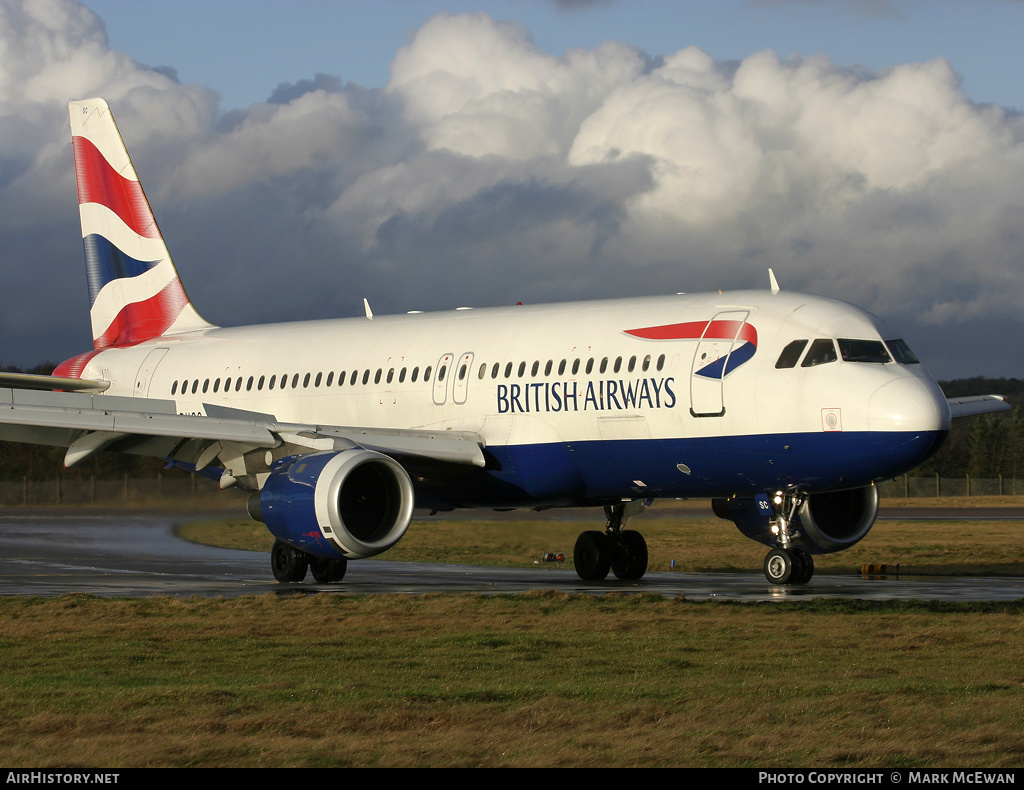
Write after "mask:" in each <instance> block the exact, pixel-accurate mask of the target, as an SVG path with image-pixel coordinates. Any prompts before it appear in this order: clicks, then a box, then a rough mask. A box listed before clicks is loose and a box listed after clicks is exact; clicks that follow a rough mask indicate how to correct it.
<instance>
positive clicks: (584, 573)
mask: <svg viewBox="0 0 1024 790" xmlns="http://www.w3.org/2000/svg"><path fill="white" fill-rule="evenodd" d="M609 549H610V546H609V541H608V536H607V535H605V534H604V533H603V532H598V531H597V530H593V529H592V530H588V531H586V532H581V533H580V536H579V537H578V538H576V547H575V548H574V549H573V552H572V561H573V564H574V565H575V566H576V575H577V576H579V577H580V578H581V579H583V581H585V582H593V581H600V580H601V579H603V578H605V577H606V576H607V575H608V571H609V570H611V567H612V562H611V552H610V550H609Z"/></svg>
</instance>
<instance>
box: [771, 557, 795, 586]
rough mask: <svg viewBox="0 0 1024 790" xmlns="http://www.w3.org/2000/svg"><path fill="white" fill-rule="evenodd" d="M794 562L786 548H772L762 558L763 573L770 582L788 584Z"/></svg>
mask: <svg viewBox="0 0 1024 790" xmlns="http://www.w3.org/2000/svg"><path fill="white" fill-rule="evenodd" d="M795 571H796V562H795V561H794V560H793V555H792V553H791V552H790V551H789V550H788V549H772V550H771V551H769V552H768V556H767V557H765V558H764V575H765V578H766V579H768V581H769V582H771V583H772V584H790V583H791V580H792V578H793V574H794V572H795Z"/></svg>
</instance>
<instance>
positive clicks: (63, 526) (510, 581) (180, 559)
mask: <svg viewBox="0 0 1024 790" xmlns="http://www.w3.org/2000/svg"><path fill="white" fill-rule="evenodd" d="M183 520H187V519H184V518H182V517H181V516H166V515H165V516H153V515H137V514H136V515H131V514H127V515H120V514H110V513H105V514H85V515H83V514H81V513H78V514H67V515H64V514H53V513H42V514H17V513H16V514H13V515H12V514H10V513H8V514H5V515H2V516H0V595H41V596H55V595H62V594H67V593H81V594H90V595H100V596H147V595H173V596H180V597H187V596H193V595H196V596H240V595H259V594H264V593H278V594H280V593H289V592H300V591H307V592H314V591H317V592H331V593H341V594H355V595H366V594H373V593H409V594H420V593H427V592H451V593H455V592H476V593H506V594H512V593H521V592H525V591H527V590H538V589H553V590H560V591H564V592H567V593H593V594H598V595H601V594H607V593H609V592H633V593H648V594H653V595H660V596H664V597H673V598H674V597H678V596H684V597H686V598H687V599H689V600H695V601H701V600H715V599H717V600H733V601H785V600H800V599H808V598H858V599H874V600H884V599H889V600H892V599H903V600H911V599H918V600H933V601H1006V600H1016V599H1020V598H1024V578H973V579H972V578H952V577H941V578H930V577H909V578H908V577H899V578H897V577H885V578H875V579H871V578H867V579H866V578H860V577H856V576H832V575H826V574H821V575H816V576H815V577H814V579H812V580H811V582H810V584H808V585H806V586H803V587H792V588H784V587H774V586H771V585H769V584H768V582H767V581H766V580H765V579H764V577H763V576H761V575H760V574H725V573H721V574H719V573H715V574H693V573H649V574H647V575H646V576H645V577H644V578H643V579H641V580H640V581H638V582H621V581H618V580H615V579H613V578H610V579H608V580H607V581H605V582H601V583H593V582H583V581H580V580H579V579H578V578H577V577H576V574H575V573H574V572H573V571H571V570H565V569H562V568H557V567H552V566H538V567H537V568H526V569H517V568H483V567H473V566H465V565H435V564H426V563H407V562H390V561H387V560H364V561H361V562H353V563H350V564H349V571H348V574H347V575H346V577H345V580H344V581H343V582H341V583H339V584H330V585H319V584H315V583H311V581H308V582H306V583H303V584H279V583H277V582H276V581H274V578H273V576H272V575H271V573H270V560H269V555H267V554H263V553H260V552H252V551H235V550H230V549H217V548H210V547H208V546H199V545H196V544H192V543H188V542H187V541H184V540H181V539H179V538H177V537H175V535H174V533H173V528H174V525H175V524H176V523H180V522H181V521H183ZM310 580H311V577H310Z"/></svg>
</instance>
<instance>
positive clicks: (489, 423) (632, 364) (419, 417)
mask: <svg viewBox="0 0 1024 790" xmlns="http://www.w3.org/2000/svg"><path fill="white" fill-rule="evenodd" d="M709 322H716V323H709ZM652 327H653V328H657V329H655V331H653V332H652V331H648V332H639V333H637V334H630V332H631V331H633V330H645V329H650V328H652ZM710 327H716V328H718V329H719V331H717V335H719V336H718V337H716V336H714V335H715V334H716V332H715V331H712V330H711V329H710ZM722 327H725V328H726V330H725V331H721V328H722ZM734 330H735V331H734ZM895 337H896V336H895V335H894V334H892V333H890V332H889V330H888V329H886V327H885V326H884V325H883V324H882V323H881V322H880V321H878V319H876V318H874V317H873V316H871V315H870V314H868V313H866V312H864V311H862V310H860V309H858V308H856V307H853V306H851V305H848V304H846V303H842V302H838V301H835V300H831V299H825V298H821V297H814V296H808V295H804V294H798V293H787V292H783V293H779V294H775V295H772V294H770V293H768V292H760V291H742V292H728V293H724V294H723V293H714V294H680V295H675V296H666V297H651V298H638V299H620V300H607V301H595V302H583V303H572V304H550V305H538V306H529V307H524V306H513V307H503V308H492V309H481V310H468V309H467V310H455V311H451V312H444V313H419V314H408V315H398V316H378V317H374V318H372V319H369V318H352V319H341V320H330V321H310V322H301V323H292V324H269V325H262V326H254V327H242V328H234V329H220V328H217V329H210V330H206V331H202V332H195V333H190V334H185V335H178V336H169V337H161V338H158V339H155V340H150V341H147V342H144V343H141V344H138V345H136V346H133V347H130V348H112V349H108V350H105V351H103V352H101V353H99V354H97V355H95V356H94V357H92V359H90V360H89V362H88V364H87V366H86V368H85V370H84V371H83V377H94V378H98V379H105V380H107V381H110V382H111V386H110V389H109V391H108V394H110V395H135V396H142V397H150V398H160V399H171V400H174V401H175V403H176V405H177V410H178V411H179V412H180V413H184V414H204V413H205V412H206V404H217V405H222V406H230V407H233V408H238V409H245V410H247V411H253V412H258V413H263V414H269V415H273V417H274V418H275V419H276V420H278V421H282V422H291V423H304V424H311V425H341V426H361V427H377V428H404V429H420V428H425V429H432V430H452V431H472V432H475V433H477V434H479V435H480V436H481V437H482V438H483V440H484V442H485V444H486V447H487V448H488V450H489V451H490V452H492V453H495V454H496V456H497V457H499V458H501V457H503V455H502V454H507V453H511V455H509V456H508V458H507V460H505V461H504V465H503V466H502V468H503V469H504V470H505V471H506V472H507V471H509V465H510V464H509V462H511V465H515V459H516V454H517V453H518V454H519V456H520V457H522V456H521V454H522V453H523V452H526V449H525V448H541V447H543V448H547V450H550V449H551V448H553V447H557V448H559V450H558V452H557V453H556V455H557V459H556V460H555V461H554V464H555V466H556V467H560V468H562V472H563V477H564V476H565V475H566V474H568V475H569V476H570V477H571V476H572V474H574V473H575V472H573V473H569V472H567V471H566V470H567V469H569V467H572V468H573V469H574V470H576V471H578V472H579V475H580V480H581V482H580V485H579V486H578V488H580V490H585V492H586V493H585V494H583V495H582V496H583V498H586V499H593V500H596V499H601V498H609V497H619V496H628V495H630V494H632V495H638V494H640V495H643V494H650V495H654V496H685V495H705V496H710V495H721V494H723V493H731V492H732V491H739V490H743V491H748V490H753V489H758V488H763V487H765V486H767V487H769V488H771V487H773V486H786V485H794V486H800V487H805V488H810V489H813V488H835V487H842V486H843V485H844V483H850V484H858V485H861V484H864V483H865V482H870V481H871V480H873V479H882V478H884V477H891V476H892V475H893V474H897V473H900V472H902V471H906V469H907V468H909V467H911V466H914V465H916V464H917V463H920V461H921V460H923V457H924V456H923V455H922V454H921V452H918V450H914V451H908V452H909V454H906V455H902V454H901V453H900V451H899V450H898V449H896V450H894V449H893V448H898V447H900V446H904V445H906V440H907V439H910V440H913V441H915V442H916V446H918V447H922V448H923V447H925V445H928V444H929V441H930V444H931V445H932V446H931V447H930V449H926V450H924V451H922V452H925V454H927V453H930V452H931V451H933V449H934V445H936V444H937V441H939V440H940V439H941V436H942V435H944V433H945V432H946V431H947V430H948V427H949V410H948V407H947V405H946V401H945V399H944V397H943V396H942V393H941V391H940V390H939V389H938V387H937V385H936V384H935V382H934V381H933V380H932V379H931V377H930V376H929V375H928V373H927V372H926V371H925V370H924V369H923V366H922V365H920V364H901V363H898V362H896V361H889V362H885V363H878V362H865V361H846V360H844V359H843V358H842V356H839V357H838V358H836V359H834V360H831V361H826V362H824V363H822V364H815V365H809V364H807V363H806V362H804V363H797V364H794V365H793V366H792V367H783V368H779V367H777V363H778V360H779V358H780V354H781V353H782V351H783V349H784V348H785V347H786V346H787V345H788V344H790V343H792V342H793V341H794V340H807V341H808V345H810V344H812V343H813V341H815V340H817V339H829V340H832V341H838V340H840V339H856V340H869V341H879V340H883V341H891V340H893V339H894V338H895ZM805 351H806V349H805ZM730 355H732V357H733V361H732V364H730V363H729V362H728V359H729V357H730ZM716 360H719V362H718V368H717V369H716V368H715V367H714V364H715V361H716ZM709 366H710V367H709ZM723 370H724V371H725V373H724V375H722V371H723ZM901 437H903V438H901ZM914 437H917V439H914ZM925 437H930V439H929V441H925ZM597 447H603V448H607V449H606V450H602V451H601V452H602V453H609V454H610V455H611V456H612V457H613V460H612V461H611V462H610V463H611V465H612V466H615V465H616V464H618V465H620V466H621V469H619V470H618V471H615V472H609V471H608V470H607V469H602V470H598V469H596V468H594V469H591V468H590V467H591V466H596V465H597V464H599V463H602V462H601V461H600V458H601V457H602V455H601V453H597V451H596V449H595V448H597ZM710 448H715V449H714V450H711V449H710ZM758 448H760V449H761V450H762V452H760V457H758V458H756V459H755V458H750V459H744V458H743V454H749V453H753V452H755V451H757V450H758ZM574 453H575V454H576V455H573V454H574ZM787 453H788V454H787ZM915 453H916V455H915ZM837 454H838V455H843V456H847V457H849V459H850V465H851V468H850V469H849V472H848V474H847V475H845V476H844V474H842V472H841V467H842V466H843V462H844V460H846V459H844V458H843V457H837ZM726 455H728V456H729V457H728V458H726V457H725V456H726ZM872 457H874V460H872ZM634 459H635V460H634ZM816 459H818V460H816ZM822 459H824V461H825V463H826V466H829V469H828V470H823V469H822V468H821V460H822ZM727 463H731V465H732V467H733V468H734V469H735V471H734V472H728V473H725V472H724V469H725V466H726V465H727ZM499 465H500V464H499ZM773 466H775V467H777V469H776V470H772V469H771V467H773ZM832 467H834V469H833V468H832ZM532 474H534V473H532ZM794 476H796V477H802V478H804V479H792V480H791V478H793V477H794ZM646 478H650V480H648V479H646ZM702 481H703V482H702ZM787 481H789V482H787ZM524 487H525V488H527V490H529V485H526V486H524ZM617 488H621V491H619V490H616V489H617ZM540 489H541V490H545V489H544V486H543V485H541V486H540ZM538 498H539V499H544V495H542V494H539V495H538ZM576 498H577V499H578V498H579V495H577V497H576ZM472 499H473V497H471V496H470V497H468V498H467V499H466V500H465V501H471V500H472ZM496 504H497V503H496Z"/></svg>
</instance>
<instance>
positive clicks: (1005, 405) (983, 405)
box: [946, 395, 1013, 417]
mask: <svg viewBox="0 0 1024 790" xmlns="http://www.w3.org/2000/svg"><path fill="white" fill-rule="evenodd" d="M946 402H947V403H948V404H949V414H950V416H951V417H971V416H974V415H975V414H991V413H992V412H997V411H1009V410H1010V409H1011V408H1013V407H1012V406H1010V402H1009V400H1008V399H1007V398H1006V396H1005V395H972V396H970V397H966V398H947V399H946Z"/></svg>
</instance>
